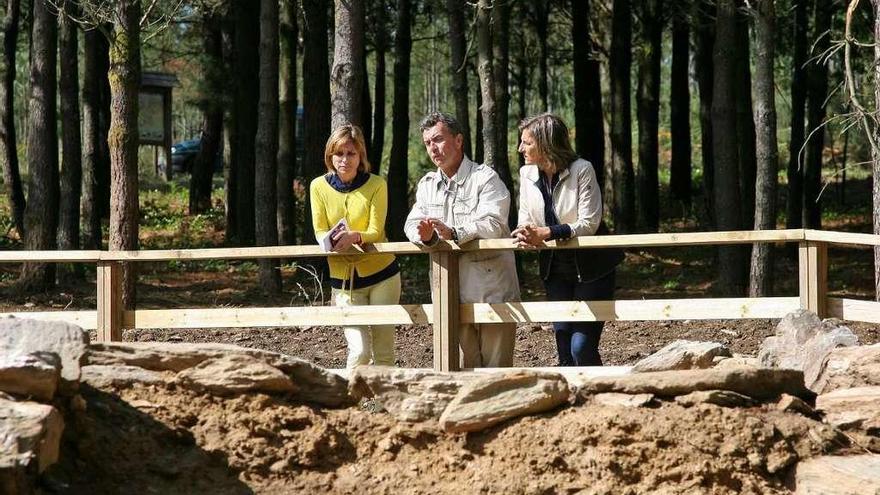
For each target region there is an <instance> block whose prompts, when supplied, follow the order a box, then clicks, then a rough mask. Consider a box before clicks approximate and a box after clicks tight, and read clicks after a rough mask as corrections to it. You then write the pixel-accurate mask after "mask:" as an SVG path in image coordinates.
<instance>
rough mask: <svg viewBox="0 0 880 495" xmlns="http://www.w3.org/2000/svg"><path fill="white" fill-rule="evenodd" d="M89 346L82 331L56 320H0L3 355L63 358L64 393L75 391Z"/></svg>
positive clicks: (0, 340) (0, 341) (1, 350)
mask: <svg viewBox="0 0 880 495" xmlns="http://www.w3.org/2000/svg"><path fill="white" fill-rule="evenodd" d="M88 345H89V334H88V332H86V331H85V330H83V329H82V328H80V327H78V326H76V325H71V324H69V323H63V322H57V321H39V320H27V319H22V318H3V319H0V353H7V352H9V353H16V354H33V353H39V352H52V353H55V354H57V355H58V357H60V358H61V379H62V383H61V385H62V391H65V392H66V391H67V389H71V390H75V388H76V384H77V383H78V382H79V377H80V367H81V365H82V363H83V356H84V354H85V352H86V348H87V347H88Z"/></svg>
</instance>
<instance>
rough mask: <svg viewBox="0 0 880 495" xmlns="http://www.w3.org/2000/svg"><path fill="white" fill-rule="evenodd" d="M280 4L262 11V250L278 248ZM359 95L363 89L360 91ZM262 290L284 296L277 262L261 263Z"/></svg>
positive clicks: (258, 189) (258, 184)
mask: <svg viewBox="0 0 880 495" xmlns="http://www.w3.org/2000/svg"><path fill="white" fill-rule="evenodd" d="M278 19H279V15H278V0H262V1H261V7H260V100H259V101H260V103H259V108H260V112H259V121H258V123H257V141H256V177H255V187H254V193H255V196H256V210H255V212H256V219H255V220H256V222H255V224H256V236H257V245H259V246H277V245H278V217H277V215H276V211H277V208H278V201H277V193H278V191H277V187H278V185H277V175H278V57H279V54H278V52H279V47H278V25H279V21H278ZM356 90H357V91H359V90H360V87H357V88H356ZM259 265H260V288H261V289H262V291H263V292H264V293H267V294H280V293H281V271H280V270H279V261H278V260H277V259H265V258H264V259H260V262H259Z"/></svg>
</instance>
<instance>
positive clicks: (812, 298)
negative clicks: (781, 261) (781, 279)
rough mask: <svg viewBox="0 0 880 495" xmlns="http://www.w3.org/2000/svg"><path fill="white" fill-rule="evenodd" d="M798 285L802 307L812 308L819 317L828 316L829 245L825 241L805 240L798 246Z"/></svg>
mask: <svg viewBox="0 0 880 495" xmlns="http://www.w3.org/2000/svg"><path fill="white" fill-rule="evenodd" d="M798 285H799V289H800V290H799V292H800V296H801V308H803V309H807V310H810V311H812V312H814V313H816V314H817V315H819V318H825V317H826V316H828V308H827V301H828V298H827V296H826V293H827V291H828V245H827V244H826V243H824V242H817V241H803V242H801V243H800V244H799V246H798Z"/></svg>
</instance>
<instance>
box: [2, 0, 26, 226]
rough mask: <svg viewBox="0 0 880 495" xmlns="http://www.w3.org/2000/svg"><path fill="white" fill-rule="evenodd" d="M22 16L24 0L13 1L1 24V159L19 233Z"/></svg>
mask: <svg viewBox="0 0 880 495" xmlns="http://www.w3.org/2000/svg"><path fill="white" fill-rule="evenodd" d="M20 17H21V2H20V0H9V2H8V3H7V5H6V17H5V18H4V19H3V24H2V25H0V37H2V38H3V41H2V44H3V55H2V58H0V79H2V80H0V160H2V163H3V183H4V184H5V185H6V194H7V195H8V196H9V206H10V208H11V210H12V224H13V225H14V226H15V229H16V230H18V235H19V236H23V235H24V211H25V199H24V188H23V187H22V183H21V172H20V171H19V167H18V142H17V141H16V135H15V111H14V109H15V105H14V95H15V70H16V69H15V65H16V64H15V54H16V48H17V46H18V21H19V18H20Z"/></svg>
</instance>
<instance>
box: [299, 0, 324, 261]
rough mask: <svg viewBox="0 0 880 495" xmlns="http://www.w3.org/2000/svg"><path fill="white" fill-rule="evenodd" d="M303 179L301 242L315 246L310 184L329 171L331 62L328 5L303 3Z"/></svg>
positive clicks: (319, 1) (305, 0)
mask: <svg viewBox="0 0 880 495" xmlns="http://www.w3.org/2000/svg"><path fill="white" fill-rule="evenodd" d="M302 6H303V74H308V77H303V148H304V149H303V165H302V171H303V178H304V179H305V181H304V184H305V185H306V195H307V196H306V200H305V208H306V213H305V218H306V219H307V222H308V223H309V225H310V226H309V228H307V229H305V230H304V231H303V237H302V238H301V239H300V242H302V243H304V244H313V243H315V242H316V240H315V232H314V231H313V230H312V228H311V218H312V210H311V202H310V201H309V198H308V189H309V188H308V185H307V184H308V183H309V181H311V180H312V179H313V178H314V177H317V176H319V175H322V174H324V173H325V172H326V169H325V168H324V144H325V143H326V142H327V136H329V135H330V84H329V81H330V67H329V65H328V62H327V50H328V49H327V4H326V3H325V2H324V1H322V0H303V2H302Z"/></svg>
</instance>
